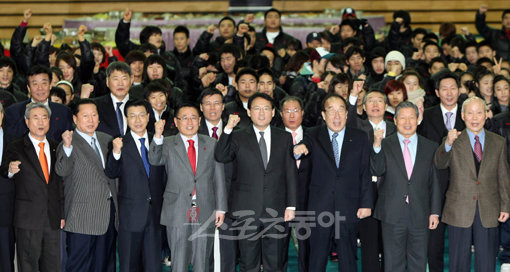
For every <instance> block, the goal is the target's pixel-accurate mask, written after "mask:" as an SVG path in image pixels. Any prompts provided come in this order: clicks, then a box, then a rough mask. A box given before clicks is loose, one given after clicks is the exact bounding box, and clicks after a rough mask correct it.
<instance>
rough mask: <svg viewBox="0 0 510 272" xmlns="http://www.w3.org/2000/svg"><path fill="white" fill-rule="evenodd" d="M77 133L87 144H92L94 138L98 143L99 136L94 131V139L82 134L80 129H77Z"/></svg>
mask: <svg viewBox="0 0 510 272" xmlns="http://www.w3.org/2000/svg"><path fill="white" fill-rule="evenodd" d="M76 132H77V133H78V134H79V135H80V136H81V137H82V138H83V139H85V141H86V142H87V143H89V144H90V143H91V142H92V138H94V139H96V141H97V135H96V132H95V131H94V135H92V137H91V136H90V135H88V134H86V133H83V132H81V131H80V130H79V129H76Z"/></svg>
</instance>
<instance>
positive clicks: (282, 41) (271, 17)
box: [255, 8, 301, 55]
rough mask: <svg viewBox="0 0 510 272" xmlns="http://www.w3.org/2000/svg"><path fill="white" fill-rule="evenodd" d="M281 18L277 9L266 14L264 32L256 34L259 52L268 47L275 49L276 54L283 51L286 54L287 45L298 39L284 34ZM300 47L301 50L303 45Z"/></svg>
mask: <svg viewBox="0 0 510 272" xmlns="http://www.w3.org/2000/svg"><path fill="white" fill-rule="evenodd" d="M281 18H282V14H281V12H280V11H279V10H277V9H275V8H271V9H268V10H267V11H266V12H265V13H264V28H263V29H262V32H257V34H256V41H255V49H256V50H257V52H259V51H260V50H261V49H262V48H264V47H266V46H270V47H272V48H274V50H275V51H276V52H279V51H280V50H281V49H283V52H285V48H286V47H287V44H289V43H290V42H291V40H295V39H296V38H294V37H292V36H291V35H289V34H287V33H285V32H283V29H282V24H281V23H282V22H281ZM299 45H300V46H299V49H301V43H299ZM281 55H284V54H281Z"/></svg>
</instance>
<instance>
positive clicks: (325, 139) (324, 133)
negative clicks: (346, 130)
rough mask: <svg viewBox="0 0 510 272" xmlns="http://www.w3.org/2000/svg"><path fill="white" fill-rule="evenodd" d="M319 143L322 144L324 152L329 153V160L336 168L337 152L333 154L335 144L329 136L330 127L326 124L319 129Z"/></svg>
mask: <svg viewBox="0 0 510 272" xmlns="http://www.w3.org/2000/svg"><path fill="white" fill-rule="evenodd" d="M344 139H345V137H344ZM319 144H320V145H321V147H322V149H323V150H324V152H325V153H326V154H327V155H328V157H329V161H330V162H331V163H332V164H333V165H334V166H335V168H336V162H335V154H333V146H332V144H331V140H330V138H329V134H328V129H327V127H326V126H325V125H324V126H322V128H321V129H320V130H319ZM342 148H343V147H342Z"/></svg>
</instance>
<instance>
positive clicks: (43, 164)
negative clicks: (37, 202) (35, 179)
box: [39, 142, 50, 184]
mask: <svg viewBox="0 0 510 272" xmlns="http://www.w3.org/2000/svg"><path fill="white" fill-rule="evenodd" d="M39 163H40V164H41V169H42V171H43V174H44V178H45V179H46V184H47V183H48V182H49V181H50V172H49V171H48V160H47V159H46V154H45V153H44V143H43V142H40V143H39Z"/></svg>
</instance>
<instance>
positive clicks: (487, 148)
mask: <svg viewBox="0 0 510 272" xmlns="http://www.w3.org/2000/svg"><path fill="white" fill-rule="evenodd" d="M484 130H485V129H484ZM470 145H471V143H470ZM483 145H484V146H483V147H482V150H483V153H482V161H481V162H480V169H479V170H478V176H480V175H481V174H482V171H483V169H484V168H485V167H484V166H485V165H486V164H489V165H495V164H496V163H497V161H494V159H493V158H495V157H494V156H484V155H485V154H497V153H498V150H497V148H496V146H494V141H493V140H492V135H491V134H489V133H487V130H485V142H484V144H483ZM471 157H473V156H471ZM496 159H497V158H496ZM473 163H474V158H473Z"/></svg>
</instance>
